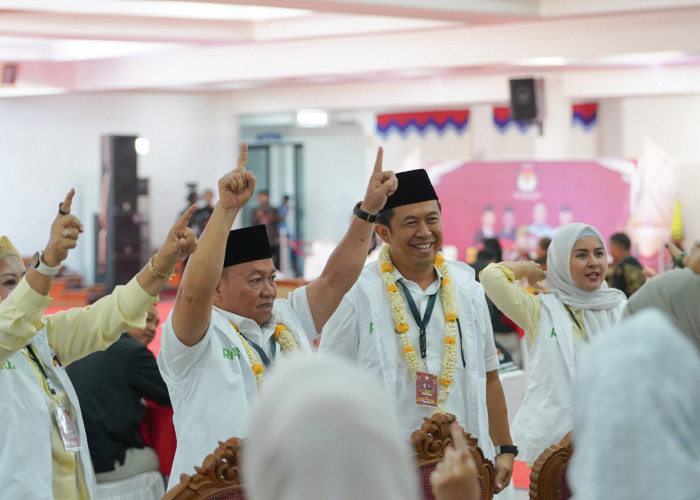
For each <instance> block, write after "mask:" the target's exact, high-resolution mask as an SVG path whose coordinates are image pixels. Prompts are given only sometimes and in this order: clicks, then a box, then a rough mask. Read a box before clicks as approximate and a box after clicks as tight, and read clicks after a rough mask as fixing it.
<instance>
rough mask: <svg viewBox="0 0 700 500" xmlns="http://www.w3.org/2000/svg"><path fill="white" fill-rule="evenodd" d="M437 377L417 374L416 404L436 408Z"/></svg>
mask: <svg viewBox="0 0 700 500" xmlns="http://www.w3.org/2000/svg"><path fill="white" fill-rule="evenodd" d="M437 393H438V384H437V375H431V374H430V373H425V372H418V376H417V377H416V404H419V405H421V406H432V407H433V408H435V407H437Z"/></svg>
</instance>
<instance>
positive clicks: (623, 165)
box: [427, 159, 636, 262]
mask: <svg viewBox="0 0 700 500" xmlns="http://www.w3.org/2000/svg"><path fill="white" fill-rule="evenodd" d="M635 168H636V165H635V162H633V161H628V160H607V159H606V160H596V161H507V162H464V163H462V164H455V162H453V161H451V162H436V163H433V164H431V165H429V166H428V167H427V170H428V173H429V175H430V177H431V180H432V182H433V184H434V186H435V190H436V191H437V194H438V197H439V198H440V203H441V205H442V223H443V230H444V244H445V245H453V246H455V247H457V254H458V256H459V260H466V261H467V262H473V261H474V260H475V259H476V255H477V252H478V251H479V250H481V249H482V248H483V246H484V244H483V240H484V239H491V238H497V239H498V241H499V243H500V244H501V247H502V250H503V259H504V260H518V259H520V260H522V259H526V258H535V256H536V255H537V246H538V244H539V242H540V240H541V239H542V238H552V237H553V236H554V234H555V233H556V231H557V229H558V228H559V227H561V226H563V225H565V224H568V223H570V222H585V223H586V224H591V225H593V226H595V227H596V228H598V229H599V230H600V232H601V234H602V235H603V237H604V238H606V239H607V238H609V237H610V236H611V235H612V234H613V233H615V232H617V231H620V230H622V229H624V227H625V224H626V223H627V220H628V218H629V212H630V210H629V205H630V180H631V178H632V175H633V173H634V170H635Z"/></svg>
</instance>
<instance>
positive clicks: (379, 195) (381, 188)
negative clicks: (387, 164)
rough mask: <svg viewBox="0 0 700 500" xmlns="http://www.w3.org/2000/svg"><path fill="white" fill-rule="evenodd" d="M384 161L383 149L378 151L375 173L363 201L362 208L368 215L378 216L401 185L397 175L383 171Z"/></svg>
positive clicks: (389, 171)
mask: <svg viewBox="0 0 700 500" xmlns="http://www.w3.org/2000/svg"><path fill="white" fill-rule="evenodd" d="M383 159H384V149H382V148H381V147H380V148H379V149H378V150H377V160H376V161H375V163H374V171H373V172H372V177H370V179H369V184H368V185H367V191H366V192H365V198H364V199H363V200H362V204H361V205H360V208H361V209H362V210H364V211H365V212H367V213H370V214H376V213H378V212H379V211H380V210H381V209H382V208H384V205H385V204H386V200H387V198H388V197H389V196H391V195H392V194H394V192H395V191H396V188H397V187H398V185H399V181H398V180H397V179H396V175H394V172H392V171H391V170H388V171H386V172H385V171H383V170H382V161H383Z"/></svg>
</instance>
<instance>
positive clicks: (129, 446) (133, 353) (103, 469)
mask: <svg viewBox="0 0 700 500" xmlns="http://www.w3.org/2000/svg"><path fill="white" fill-rule="evenodd" d="M159 322H160V319H159V318H158V311H157V310H156V307H155V306H153V307H152V308H151V309H150V310H149V311H148V317H147V319H146V327H145V328H132V329H131V330H129V331H128V332H126V333H123V334H122V336H121V337H120V338H119V340H117V341H116V342H115V343H114V344H112V345H111V346H110V347H109V348H108V349H107V350H105V351H98V352H94V353H92V354H90V355H89V356H86V357H84V358H82V359H79V360H77V361H74V362H73V363H71V364H70V365H68V366H67V367H66V370H67V372H68V376H69V377H70V379H71V382H72V383H73V386H74V387H75V391H76V392H77V394H78V399H79V400H80V407H81V409H82V413H83V420H84V422H85V431H86V433H87V438H88V446H89V448H90V457H91V458H92V463H93V466H94V467H95V473H96V477H97V481H98V482H106V481H115V480H117V479H125V478H127V477H131V476H134V475H136V474H139V473H141V472H147V471H157V470H159V464H158V456H157V455H156V452H155V450H153V448H149V447H147V446H145V445H144V442H143V438H142V437H141V432H140V426H141V418H142V416H143V412H144V406H143V404H142V403H141V399H142V398H146V399H150V400H152V401H155V402H156V403H158V404H161V405H166V406H170V397H169V395H168V389H167V387H166V385H165V382H163V378H162V377H161V375H160V372H159V371H158V365H157V364H156V359H155V357H154V356H153V353H151V351H149V350H148V348H147V347H146V346H147V345H148V343H149V342H150V341H151V340H153V337H154V335H155V333H156V328H157V327H158V323H159Z"/></svg>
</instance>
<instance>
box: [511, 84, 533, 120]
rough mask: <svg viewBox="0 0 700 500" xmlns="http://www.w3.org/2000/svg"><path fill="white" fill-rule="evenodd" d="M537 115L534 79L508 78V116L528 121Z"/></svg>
mask: <svg viewBox="0 0 700 500" xmlns="http://www.w3.org/2000/svg"><path fill="white" fill-rule="evenodd" d="M538 116H539V115H538V108H537V89H536V82H535V79H534V78H523V79H519V80H510V117H511V118H512V119H513V120H518V121H523V122H529V121H533V120H535V119H536V118H538Z"/></svg>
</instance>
